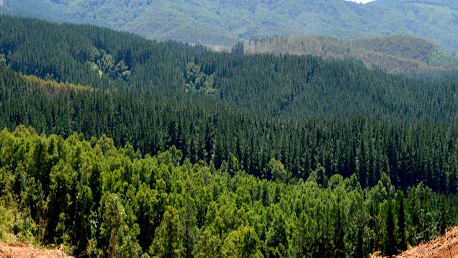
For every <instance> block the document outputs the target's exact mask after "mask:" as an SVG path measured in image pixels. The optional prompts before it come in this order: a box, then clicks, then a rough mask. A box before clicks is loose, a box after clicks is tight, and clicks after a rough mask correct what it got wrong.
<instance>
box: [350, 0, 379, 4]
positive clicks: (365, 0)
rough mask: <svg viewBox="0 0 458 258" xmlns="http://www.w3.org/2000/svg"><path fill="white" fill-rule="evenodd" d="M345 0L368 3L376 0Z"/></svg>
mask: <svg viewBox="0 0 458 258" xmlns="http://www.w3.org/2000/svg"><path fill="white" fill-rule="evenodd" d="M345 1H352V2H356V3H362V4H367V3H369V2H372V1H375V0H345Z"/></svg>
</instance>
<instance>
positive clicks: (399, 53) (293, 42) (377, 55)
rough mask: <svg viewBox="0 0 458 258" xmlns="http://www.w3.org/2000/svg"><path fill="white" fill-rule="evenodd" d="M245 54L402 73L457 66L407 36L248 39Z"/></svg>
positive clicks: (453, 60) (457, 61) (431, 47)
mask: <svg viewBox="0 0 458 258" xmlns="http://www.w3.org/2000/svg"><path fill="white" fill-rule="evenodd" d="M245 53H246V54H257V53H270V54H294V55H313V56H319V57H322V58H324V59H339V60H347V61H351V62H356V63H360V64H362V65H364V66H365V67H367V68H369V69H381V70H383V71H386V72H388V73H402V74H418V73H430V72H436V71H446V70H453V69H456V67H458V58H457V57H454V56H451V55H447V54H446V53H444V52H442V51H441V50H440V48H439V46H438V45H435V44H433V43H430V42H428V41H426V40H423V39H420V38H417V37H413V36H409V35H393V36H380V37H374V38H367V39H355V40H342V39H338V38H335V37H329V36H294V37H290V38H285V37H282V36H271V37H263V38H259V39H258V38H257V39H256V41H249V43H248V44H246V46H245Z"/></svg>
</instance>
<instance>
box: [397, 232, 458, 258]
mask: <svg viewBox="0 0 458 258" xmlns="http://www.w3.org/2000/svg"><path fill="white" fill-rule="evenodd" d="M397 257H409V258H410V257H431V258H435V257H437V258H458V227H455V228H452V229H451V230H450V231H448V232H447V233H445V234H444V235H443V236H442V237H440V238H437V239H435V240H432V241H429V242H428V243H425V244H421V245H419V246H415V247H412V248H410V249H409V250H407V251H405V252H403V253H402V254H400V255H398V256H397Z"/></svg>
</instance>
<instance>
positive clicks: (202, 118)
mask: <svg viewBox="0 0 458 258" xmlns="http://www.w3.org/2000/svg"><path fill="white" fill-rule="evenodd" d="M42 31H46V33H42ZM0 63H1V64H0V127H1V128H2V129H3V128H5V129H4V130H3V131H2V132H1V133H0V148H1V149H0V220H1V221H2V225H0V240H2V241H9V240H8V239H10V240H11V238H12V237H13V236H14V237H15V238H17V239H19V240H20V241H29V242H33V243H41V244H47V245H49V244H53V245H59V244H62V243H63V244H65V245H66V246H68V247H69V248H70V250H69V252H72V253H73V254H75V255H77V256H90V257H97V256H102V257H139V256H142V257H148V256H157V257H178V256H184V257H210V256H211V257H213V256H216V257H254V256H256V257H257V256H259V257H261V256H266V257H293V256H294V257H304V256H311V257H346V256H351V257H353V256H357V257H366V256H367V255H368V254H369V253H372V252H374V251H378V250H381V251H382V252H383V254H385V255H391V254H396V253H398V252H400V251H402V250H405V249H406V248H407V246H409V245H415V244H416V243H417V242H419V241H424V240H429V239H430V238H432V237H434V236H436V235H438V234H440V233H443V232H444V231H445V230H446V228H447V227H448V226H451V225H457V221H456V218H457V216H456V212H457V211H456V210H457V209H458V206H457V201H458V200H457V196H456V193H457V190H458V124H457V123H456V122H457V121H458V102H456V97H457V91H458V89H457V84H456V83H455V82H454V80H447V79H441V80H436V79H435V76H438V77H440V75H439V74H435V75H431V76H429V77H427V76H426V75H425V78H427V79H415V78H406V77H402V76H397V75H388V74H386V73H384V72H381V71H369V70H367V69H365V68H364V67H363V66H361V65H359V64H357V63H354V62H343V61H326V60H322V59H320V58H317V57H311V56H292V55H278V56H273V55H268V54H262V55H250V56H244V55H241V54H240V53H237V51H234V53H215V52H211V51H209V50H208V49H206V48H205V47H202V46H189V45H187V44H181V43H176V42H155V41H150V40H146V39H143V38H141V37H138V36H134V35H131V34H127V33H120V32H115V31H111V30H108V29H102V28H98V27H94V26H88V25H68V24H53V23H47V22H43V21H38V20H30V19H22V18H12V17H6V16H2V17H0ZM13 215H14V216H13ZM3 222H4V223H3Z"/></svg>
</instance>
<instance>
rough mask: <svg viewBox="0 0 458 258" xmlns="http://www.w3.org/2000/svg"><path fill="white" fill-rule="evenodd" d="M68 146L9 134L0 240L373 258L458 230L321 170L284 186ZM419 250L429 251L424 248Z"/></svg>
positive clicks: (173, 157)
mask: <svg viewBox="0 0 458 258" xmlns="http://www.w3.org/2000/svg"><path fill="white" fill-rule="evenodd" d="M84 138H85V137H84V135H83V134H76V133H74V134H72V135H71V136H69V137H67V138H66V139H64V138H63V137H62V136H58V135H55V134H52V135H49V136H48V137H46V136H44V135H38V134H37V133H36V131H35V130H34V129H33V128H31V127H24V126H19V127H17V128H16V129H15V130H14V131H13V132H10V131H8V130H7V129H4V130H3V131H2V132H1V133H0V146H1V153H2V155H1V159H0V167H1V168H0V190H1V197H0V203H1V206H0V219H1V221H2V226H1V228H0V238H1V239H2V240H4V239H5V238H8V236H9V234H8V233H10V232H14V235H15V236H16V237H17V238H19V239H21V240H27V241H29V242H32V243H34V242H42V243H53V244H61V243H64V244H66V245H67V246H71V247H72V248H73V249H70V250H69V251H71V252H73V253H74V254H76V255H78V256H90V257H93V256H94V257H97V256H102V257H140V256H141V257H263V256H264V257H347V256H350V257H366V256H367V254H368V253H371V252H373V251H377V250H382V251H383V253H384V254H386V255H390V254H396V253H397V252H399V251H401V250H405V249H406V247H407V245H415V244H416V243H417V242H418V241H421V240H423V239H429V238H430V237H433V236H435V235H437V234H439V233H444V232H445V230H446V229H447V227H448V226H449V225H456V223H457V216H454V214H456V212H457V207H458V206H457V204H458V203H457V202H458V199H457V197H456V196H450V195H449V196H445V195H443V194H439V193H435V192H434V191H432V190H431V189H430V188H429V187H427V186H425V185H424V184H423V183H419V184H416V185H414V186H412V187H409V188H408V190H407V191H405V192H403V191H402V190H400V189H399V188H396V187H395V186H394V185H393V184H392V183H391V181H390V179H389V177H388V176H387V175H386V174H385V173H383V174H382V177H381V179H380V180H379V181H378V182H377V184H376V185H375V186H373V187H366V188H364V189H363V188H362V187H361V185H360V184H359V182H358V179H357V176H356V175H355V174H353V175H352V176H350V177H348V178H345V179H344V178H343V177H342V176H341V175H338V174H336V175H333V176H332V177H330V178H329V179H327V178H326V179H325V180H324V181H323V180H322V179H323V178H322V173H324V171H323V169H322V168H321V169H317V170H316V171H314V173H313V174H312V175H310V176H309V178H308V179H306V180H302V179H293V180H289V182H288V183H285V182H283V181H282V177H284V176H285V174H286V173H287V172H286V171H285V168H284V166H283V165H282V164H281V162H279V161H277V160H275V159H271V160H270V161H269V164H268V170H269V172H270V173H272V174H273V175H275V177H277V178H276V179H275V180H267V179H260V178H258V177H255V176H252V175H249V174H247V173H246V172H245V171H243V170H241V168H240V165H239V162H238V160H237V159H236V158H235V157H233V156H232V157H231V159H229V160H228V161H227V162H224V165H222V166H221V167H220V168H219V169H216V168H215V166H214V164H213V162H210V163H209V164H207V163H205V162H203V161H200V162H197V163H194V164H193V163H191V162H190V161H189V159H185V160H184V161H183V162H180V160H181V159H182V156H183V154H182V152H181V151H179V150H177V149H176V148H174V147H172V148H170V149H169V150H167V151H164V152H160V153H158V154H157V155H155V156H150V155H149V154H147V155H145V156H142V155H141V154H140V153H139V152H138V151H135V149H134V148H133V147H132V145H130V144H128V143H127V144H126V145H125V146H124V147H123V148H116V147H115V146H114V142H113V140H112V139H110V138H108V137H106V136H104V135H103V136H102V137H100V138H98V139H97V138H95V137H91V139H90V140H89V141H86V140H84ZM418 238H420V239H418Z"/></svg>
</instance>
